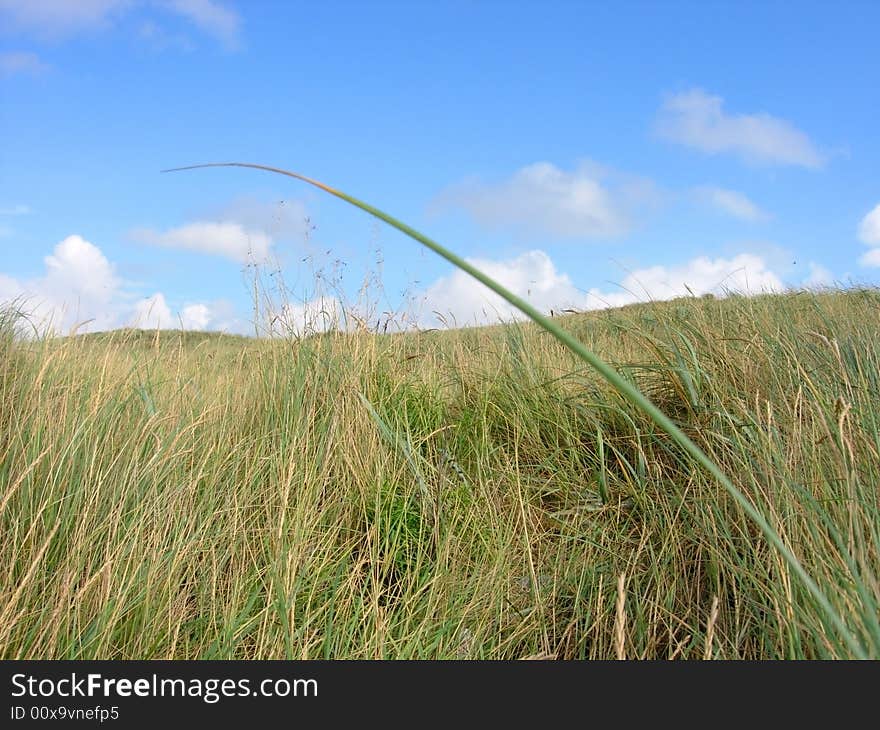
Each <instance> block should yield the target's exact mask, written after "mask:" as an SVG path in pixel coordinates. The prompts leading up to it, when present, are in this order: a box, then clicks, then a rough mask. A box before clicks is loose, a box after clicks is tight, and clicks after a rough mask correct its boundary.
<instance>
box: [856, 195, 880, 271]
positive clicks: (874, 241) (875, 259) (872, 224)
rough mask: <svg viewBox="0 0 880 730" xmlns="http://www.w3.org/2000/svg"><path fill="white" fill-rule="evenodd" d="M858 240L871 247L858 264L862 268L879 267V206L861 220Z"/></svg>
mask: <svg viewBox="0 0 880 730" xmlns="http://www.w3.org/2000/svg"><path fill="white" fill-rule="evenodd" d="M859 240H860V241H861V242H862V243H866V244H868V245H869V246H872V247H873V248H871V249H870V250H869V251H868V252H867V253H865V254H864V255H863V256H862V257H861V258H860V259H859V263H860V264H861V265H862V266H877V267H880V204H878V205H877V206H875V207H874V209H873V210H871V211H870V212H869V213H868V214H867V215H866V216H865V217H864V218H862V222H861V223H860V224H859Z"/></svg>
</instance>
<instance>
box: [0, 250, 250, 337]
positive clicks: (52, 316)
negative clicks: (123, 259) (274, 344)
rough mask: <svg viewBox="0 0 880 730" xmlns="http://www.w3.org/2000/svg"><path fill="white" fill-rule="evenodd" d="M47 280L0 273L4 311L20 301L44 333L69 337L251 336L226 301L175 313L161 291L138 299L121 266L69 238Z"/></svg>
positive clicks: (51, 261)
mask: <svg viewBox="0 0 880 730" xmlns="http://www.w3.org/2000/svg"><path fill="white" fill-rule="evenodd" d="M44 263H45V266H46V269H45V272H44V274H43V275H42V276H40V277H37V278H34V279H28V280H19V279H16V278H14V277H11V276H8V275H5V274H0V306H3V305H6V304H9V303H10V302H14V303H15V304H16V305H17V307H18V308H19V309H20V310H22V311H24V312H26V313H27V315H28V319H29V321H30V322H31V324H32V325H33V327H34V328H35V329H36V331H38V332H44V331H51V332H55V333H61V334H65V333H67V332H70V331H71V330H72V329H75V330H76V331H79V332H87V331H99V330H107V329H113V328H116V327H121V326H136V327H146V328H155V327H159V328H162V329H167V328H178V327H183V328H184V329H200V330H221V331H225V332H239V333H245V332H247V331H248V329H249V328H248V326H247V323H246V322H244V321H243V320H241V319H239V318H238V317H236V315H235V313H234V310H233V308H232V305H231V304H229V303H228V302H224V301H222V300H220V301H216V302H210V303H203V302H195V303H189V304H186V305H185V306H184V307H183V308H182V310H181V311H180V313H179V314H178V313H175V312H174V311H173V309H172V308H171V307H170V306H169V304H168V302H167V301H166V299H165V296H164V295H163V294H162V293H161V292H156V293H155V294H153V295H152V296H150V297H147V298H144V299H140V300H136V299H135V297H134V295H133V294H132V293H131V292H130V291H128V290H127V289H126V287H125V283H124V282H123V280H122V279H121V278H120V277H119V276H118V275H117V274H116V271H115V267H114V266H113V265H112V263H111V262H110V261H109V260H108V259H107V257H106V256H105V255H104V254H103V252H102V251H101V250H100V249H99V248H98V247H97V246H95V245H94V244H93V243H91V242H89V241H87V240H85V239H84V238H83V237H82V236H77V235H74V236H68V237H67V238H65V239H64V240H63V241H61V242H60V243H58V244H57V245H56V246H55V248H54V249H53V251H52V253H51V254H50V255H49V256H46V257H45V258H44Z"/></svg>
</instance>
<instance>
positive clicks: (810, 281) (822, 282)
mask: <svg viewBox="0 0 880 730" xmlns="http://www.w3.org/2000/svg"><path fill="white" fill-rule="evenodd" d="M832 284H834V274H832V273H831V272H830V271H829V270H828V269H826V268H825V267H824V266H820V265H819V264H817V263H816V262H815V261H810V273H809V275H808V276H807V278H806V279H804V280H803V281H802V282H801V286H806V287H823V286H831V285H832Z"/></svg>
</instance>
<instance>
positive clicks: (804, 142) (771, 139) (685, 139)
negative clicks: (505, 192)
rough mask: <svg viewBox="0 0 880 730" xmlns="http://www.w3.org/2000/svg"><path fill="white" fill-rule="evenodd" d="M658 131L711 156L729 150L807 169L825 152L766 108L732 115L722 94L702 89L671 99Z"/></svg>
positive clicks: (750, 158) (818, 164) (754, 160)
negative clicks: (764, 110)
mask: <svg viewBox="0 0 880 730" xmlns="http://www.w3.org/2000/svg"><path fill="white" fill-rule="evenodd" d="M657 132H658V133H659V134H660V136H662V137H664V138H665V139H668V140H670V141H672V142H676V143H678V144H682V145H685V146H686V147H692V148H695V149H698V150H702V151H703V152H707V153H709V154H718V153H722V152H731V153H734V154H737V155H739V156H740V157H742V158H743V159H745V160H747V161H748V162H752V163H759V164H778V165H798V166H801V167H808V168H819V167H822V165H823V164H824V163H825V155H824V154H823V153H821V152H820V151H819V150H818V149H817V148H816V146H815V145H814V144H813V142H812V141H811V140H810V138H809V137H808V136H807V135H806V134H805V133H804V132H802V131H800V130H799V129H797V128H796V127H795V126H794V125H792V124H791V123H790V122H787V121H785V120H784V119H779V118H777V117H773V116H771V115H769V114H766V113H764V112H760V113H757V114H728V113H726V112H725V110H724V99H723V98H722V97H720V96H712V95H710V94H707V93H706V92H704V91H702V90H701V89H692V90H690V91H686V92H683V93H681V94H675V95H673V96H670V97H668V98H667V99H666V100H665V102H664V103H663V106H662V108H661V110H660V116H659V119H658V121H657Z"/></svg>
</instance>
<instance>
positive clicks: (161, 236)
mask: <svg viewBox="0 0 880 730" xmlns="http://www.w3.org/2000/svg"><path fill="white" fill-rule="evenodd" d="M131 236H132V238H134V239H135V240H138V241H142V242H144V243H148V244H151V245H153V246H164V247H166V248H183V249H188V250H190V251H199V252H201V253H209V254H215V255H218V256H225V257H226V258H229V259H232V260H233V261H237V262H239V263H248V262H254V263H262V262H265V261H266V260H267V259H268V258H269V253H270V250H271V247H272V239H271V238H270V237H269V236H267V235H266V234H265V233H262V232H260V231H255V230H248V229H246V228H245V227H244V226H242V225H241V224H240V223H232V222H224V223H217V222H207V221H202V222H196V223H189V224H187V225H184V226H180V227H178V228H172V229H170V230H168V231H165V232H164V233H159V232H157V231H154V230H152V229H149V228H140V229H137V230H135V231H132V233H131Z"/></svg>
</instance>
